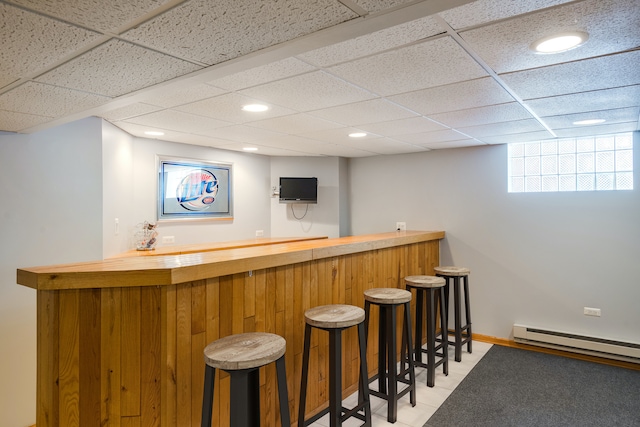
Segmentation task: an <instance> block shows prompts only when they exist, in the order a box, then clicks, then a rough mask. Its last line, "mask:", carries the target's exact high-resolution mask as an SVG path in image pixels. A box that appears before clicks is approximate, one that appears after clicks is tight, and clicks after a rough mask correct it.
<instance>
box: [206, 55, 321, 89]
mask: <svg viewBox="0 0 640 427" xmlns="http://www.w3.org/2000/svg"><path fill="white" fill-rule="evenodd" d="M314 70H316V67H314V66H312V65H309V64H307V63H305V62H303V61H300V60H299V59H296V58H286V59H283V60H281V61H276V62H272V63H270V64H266V65H262V66H260V67H255V68H251V69H248V70H244V71H240V72H239V73H235V74H231V75H229V76H226V77H222V78H219V79H215V80H212V81H210V82H207V83H209V84H212V85H214V86H217V87H221V88H224V89H227V90H240V89H246V88H248V87H252V86H257V85H261V84H264V83H269V82H272V81H275V80H280V79H284V78H287V77H292V76H295V75H298V74H303V73H308V72H310V71H314Z"/></svg>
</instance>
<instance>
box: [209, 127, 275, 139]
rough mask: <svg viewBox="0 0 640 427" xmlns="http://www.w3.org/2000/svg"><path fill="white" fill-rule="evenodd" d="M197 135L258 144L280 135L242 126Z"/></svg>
mask: <svg viewBox="0 0 640 427" xmlns="http://www.w3.org/2000/svg"><path fill="white" fill-rule="evenodd" d="M198 133H200V134H201V135H206V136H213V137H215V138H221V139H228V140H229V141H236V142H258V141H260V140H263V139H269V138H275V137H278V136H281V135H282V134H280V133H276V132H272V131H269V130H266V129H259V128H255V127H251V126H244V125H233V126H226V127H221V128H216V129H212V130H206V131H202V132H198Z"/></svg>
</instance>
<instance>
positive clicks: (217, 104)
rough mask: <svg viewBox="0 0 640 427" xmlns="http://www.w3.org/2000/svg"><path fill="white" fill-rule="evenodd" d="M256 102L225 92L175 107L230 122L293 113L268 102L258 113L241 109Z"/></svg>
mask: <svg viewBox="0 0 640 427" xmlns="http://www.w3.org/2000/svg"><path fill="white" fill-rule="evenodd" d="M256 102H261V101H260V100H258V99H256V98H251V97H248V96H244V95H240V94H237V93H227V94H224V95H220V96H215V97H213V98H207V99H203V100H201V101H196V102H192V103H190V104H186V105H182V106H179V107H176V108H175V109H176V110H179V111H184V112H185V113H192V114H199V115H202V116H206V117H211V118H214V119H218V120H223V121H226V122H230V123H247V122H254V121H258V120H264V119H268V118H273V117H279V116H285V115H289V114H293V113H294V111H293V110H290V109H288V108H284V107H280V106H278V105H273V104H269V109H268V110H267V111H262V112H259V113H251V112H247V111H242V107H243V106H244V105H247V104H254V103H256Z"/></svg>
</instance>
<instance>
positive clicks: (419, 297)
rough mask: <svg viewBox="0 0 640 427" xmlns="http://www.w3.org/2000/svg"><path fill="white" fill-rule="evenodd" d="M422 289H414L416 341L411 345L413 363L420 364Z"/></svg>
mask: <svg viewBox="0 0 640 427" xmlns="http://www.w3.org/2000/svg"><path fill="white" fill-rule="evenodd" d="M423 294H424V292H423V291H422V289H416V339H415V342H414V343H413V345H414V346H415V351H414V355H415V359H414V360H415V361H416V362H418V363H422V316H423V314H422V310H423V304H424V302H423V299H424V296H423Z"/></svg>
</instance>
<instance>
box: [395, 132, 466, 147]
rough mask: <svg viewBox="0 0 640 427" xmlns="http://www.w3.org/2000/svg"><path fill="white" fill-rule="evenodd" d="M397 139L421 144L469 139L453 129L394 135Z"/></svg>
mask: <svg viewBox="0 0 640 427" xmlns="http://www.w3.org/2000/svg"><path fill="white" fill-rule="evenodd" d="M395 139H397V140H399V141H404V142H408V143H409V144H416V145H422V146H424V145H425V144H430V143H437V142H446V141H461V140H465V139H470V138H469V136H467V135H464V134H462V133H460V132H456V131H455V130H453V129H446V130H437V131H433V132H422V133H414V134H411V135H400V136H397V137H395Z"/></svg>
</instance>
